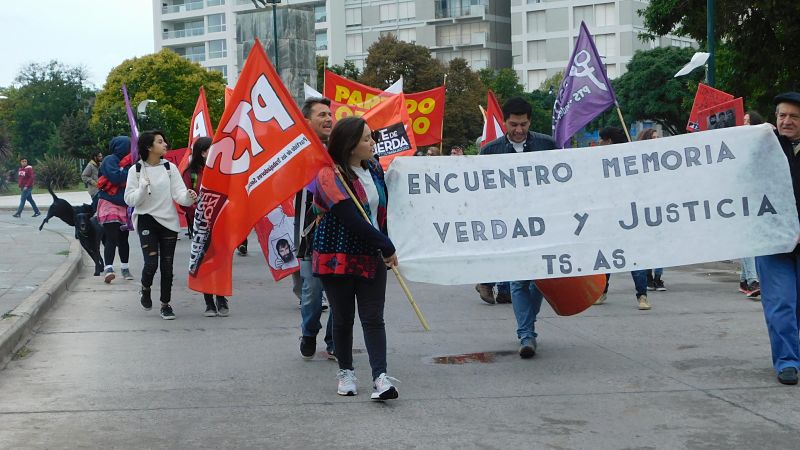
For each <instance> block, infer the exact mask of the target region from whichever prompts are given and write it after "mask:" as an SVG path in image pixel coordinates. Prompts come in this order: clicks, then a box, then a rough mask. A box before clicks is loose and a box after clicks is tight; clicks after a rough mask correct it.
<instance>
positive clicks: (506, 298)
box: [495, 292, 511, 303]
mask: <svg viewBox="0 0 800 450" xmlns="http://www.w3.org/2000/svg"><path fill="white" fill-rule="evenodd" d="M495 301H496V302H497V303H511V294H510V293H507V292H498V293H497V297H496V298H495Z"/></svg>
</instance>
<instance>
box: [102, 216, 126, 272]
mask: <svg viewBox="0 0 800 450" xmlns="http://www.w3.org/2000/svg"><path fill="white" fill-rule="evenodd" d="M120 225H122V224H120V223H119V222H110V223H104V224H103V234H104V236H105V237H104V243H103V245H104V248H103V261H105V263H106V266H113V265H114V254H115V253H117V249H118V248H119V259H120V261H122V262H123V263H125V264H127V263H128V256H130V252H131V248H130V247H129V246H128V231H127V230H125V231H122V230H120V229H119V227H120Z"/></svg>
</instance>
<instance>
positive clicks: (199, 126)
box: [178, 86, 214, 173]
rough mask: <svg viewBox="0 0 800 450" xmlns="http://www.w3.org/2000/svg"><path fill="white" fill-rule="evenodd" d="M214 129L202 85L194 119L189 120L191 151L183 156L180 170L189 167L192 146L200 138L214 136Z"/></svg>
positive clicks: (193, 114) (182, 170) (189, 145)
mask: <svg viewBox="0 0 800 450" xmlns="http://www.w3.org/2000/svg"><path fill="white" fill-rule="evenodd" d="M213 135H214V129H213V128H212V126H211V116H210V115H209V114H208V104H206V90H205V89H203V86H200V95H198V96H197V103H195V105H194V113H192V120H191V121H189V140H188V141H187V142H188V143H189V144H188V147H189V151H188V152H186V154H185V155H184V156H183V159H181V162H180V164H178V170H179V171H180V173H183V172H185V171H186V168H187V167H189V157H190V156H191V155H192V148H194V143H195V142H196V141H197V139H198V138H201V137H205V136H213Z"/></svg>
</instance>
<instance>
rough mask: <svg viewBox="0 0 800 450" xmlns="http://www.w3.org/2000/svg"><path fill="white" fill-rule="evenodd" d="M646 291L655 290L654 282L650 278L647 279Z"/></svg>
mask: <svg viewBox="0 0 800 450" xmlns="http://www.w3.org/2000/svg"><path fill="white" fill-rule="evenodd" d="M647 290H648V291H655V290H656V281H655V280H654V279H652V278H650V277H647Z"/></svg>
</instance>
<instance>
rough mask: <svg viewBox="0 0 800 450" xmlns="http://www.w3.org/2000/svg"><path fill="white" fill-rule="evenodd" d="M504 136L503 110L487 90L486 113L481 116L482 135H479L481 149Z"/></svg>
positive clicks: (490, 91) (492, 94) (492, 93)
mask: <svg viewBox="0 0 800 450" xmlns="http://www.w3.org/2000/svg"><path fill="white" fill-rule="evenodd" d="M504 134H506V127H505V123H504V121H503V108H501V107H500V103H498V102H497V97H495V96H494V92H492V90H491V89H489V91H488V93H487V98H486V111H485V112H484V116H483V134H481V145H480V146H481V148H483V146H484V145H486V144H488V143H489V142H492V141H493V140H495V139H497V138H499V137H500V136H502V135H504Z"/></svg>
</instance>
